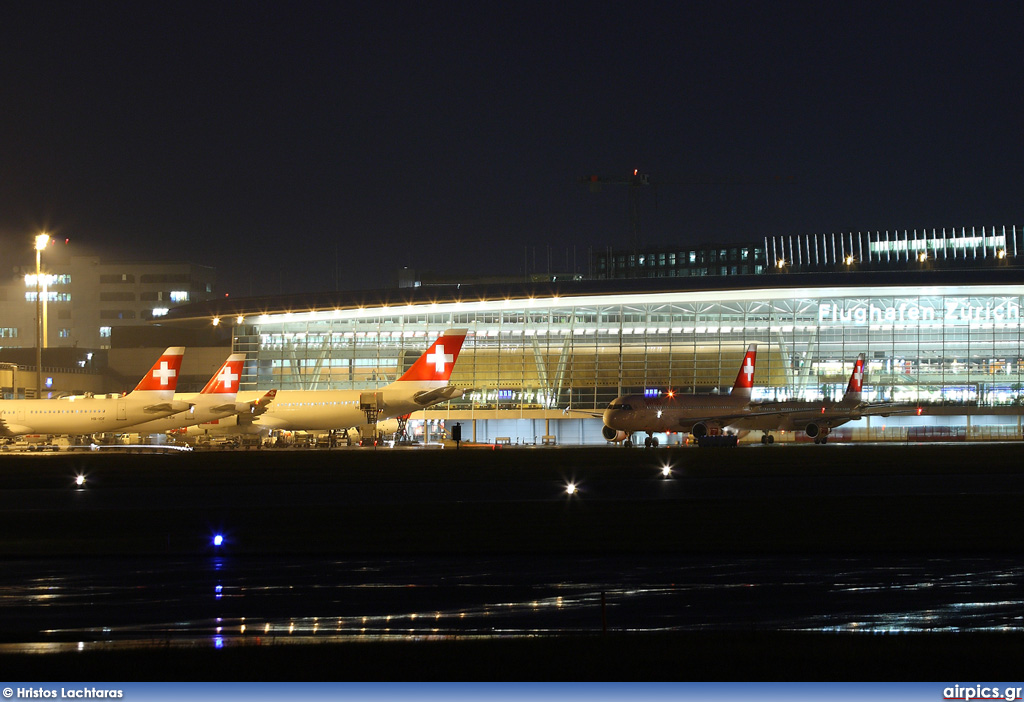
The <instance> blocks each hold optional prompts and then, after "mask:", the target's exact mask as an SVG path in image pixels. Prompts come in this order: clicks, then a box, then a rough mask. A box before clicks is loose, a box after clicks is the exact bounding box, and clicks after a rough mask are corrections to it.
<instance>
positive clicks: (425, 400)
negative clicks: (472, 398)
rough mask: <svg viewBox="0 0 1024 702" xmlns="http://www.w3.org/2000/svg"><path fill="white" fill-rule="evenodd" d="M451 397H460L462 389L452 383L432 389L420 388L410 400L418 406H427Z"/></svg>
mask: <svg viewBox="0 0 1024 702" xmlns="http://www.w3.org/2000/svg"><path fill="white" fill-rule="evenodd" d="M453 397H462V390H461V389H460V388H457V387H455V386H454V385H446V386H444V387H443V388H435V389H433V390H421V391H420V392H418V393H416V394H415V395H413V396H412V401H413V402H415V403H416V404H417V405H419V406H420V407H429V406H430V405H435V404H437V403H438V402H444V401H445V400H450V399H452V398H453Z"/></svg>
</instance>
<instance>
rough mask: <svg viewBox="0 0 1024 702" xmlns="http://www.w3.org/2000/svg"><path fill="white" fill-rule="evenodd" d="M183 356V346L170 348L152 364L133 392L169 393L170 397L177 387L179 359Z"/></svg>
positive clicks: (179, 367)
mask: <svg viewBox="0 0 1024 702" xmlns="http://www.w3.org/2000/svg"><path fill="white" fill-rule="evenodd" d="M184 355H185V347H184V346H171V347H170V348H168V349H167V350H166V351H164V352H163V354H162V355H161V356H160V358H159V359H158V360H157V362H156V363H154V364H153V367H152V368H150V369H149V372H148V373H146V375H144V376H143V377H142V380H140V381H139V384H138V385H136V386H135V391H143V392H148V391H158V392H164V393H166V392H169V393H170V395H168V397H170V396H171V395H173V394H174V389H175V388H176V387H178V375H179V374H180V372H181V358H182V356H184Z"/></svg>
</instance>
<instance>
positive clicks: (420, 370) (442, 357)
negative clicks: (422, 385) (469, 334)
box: [399, 329, 466, 382]
mask: <svg viewBox="0 0 1024 702" xmlns="http://www.w3.org/2000/svg"><path fill="white" fill-rule="evenodd" d="M465 340H466V330H465V329H449V330H448V331H446V332H444V333H443V334H441V336H440V337H439V338H438V339H437V341H435V342H434V343H433V344H431V345H430V348H429V349H427V350H426V352H425V353H424V354H423V355H422V356H420V357H419V358H418V359H416V362H415V363H413V364H412V368H410V369H409V370H407V371H406V372H405V373H403V374H402V377H401V378H399V380H442V381H445V382H447V381H448V379H449V378H450V377H451V375H452V369H454V368H455V361H456V360H457V359H458V357H459V351H460V350H461V349H462V342H463V341H465Z"/></svg>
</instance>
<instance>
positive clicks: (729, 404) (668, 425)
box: [601, 344, 757, 447]
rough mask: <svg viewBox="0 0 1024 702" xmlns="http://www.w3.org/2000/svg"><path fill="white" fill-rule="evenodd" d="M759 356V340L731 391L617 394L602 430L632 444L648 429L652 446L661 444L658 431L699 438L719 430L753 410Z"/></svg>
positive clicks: (749, 349) (647, 443)
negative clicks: (751, 390)
mask: <svg viewBox="0 0 1024 702" xmlns="http://www.w3.org/2000/svg"><path fill="white" fill-rule="evenodd" d="M756 359H757V344H750V345H749V346H748V347H747V352H746V353H745V354H744V355H743V361H742V362H741V363H740V369H739V372H738V373H737V374H736V382H734V383H733V386H732V391H731V392H730V393H729V394H728V395H718V394H715V393H700V394H693V395H686V394H680V393H675V392H672V391H669V392H668V393H666V394H665V395H659V396H658V397H645V396H644V395H625V396H622V397H617V398H615V401H613V402H612V403H611V404H610V405H608V407H607V409H605V411H604V415H603V419H604V428H603V429H602V430H601V434H602V436H604V438H605V439H606V440H608V441H612V442H615V443H618V442H620V441H621V442H624V445H625V446H632V445H633V438H632V437H633V434H634V433H636V432H645V433H646V434H647V438H645V439H644V446H647V447H652V446H657V445H658V440H657V439H656V438H655V437H654V436H653V435H654V433H655V432H678V431H682V432H689V433H692V434H693V435H694V436H695V437H697V438H698V439H699V438H701V437H703V436H706V435H708V434H713V433H716V432H717V431H719V430H721V429H722V428H723V427H725V426H727V425H728V424H729V423H730V422H731V421H732V420H735V419H737V418H739V417H744V416H746V415H747V413H748V412H749V409H748V407H749V405H750V389H751V388H752V387H753V386H754V365H755V362H756Z"/></svg>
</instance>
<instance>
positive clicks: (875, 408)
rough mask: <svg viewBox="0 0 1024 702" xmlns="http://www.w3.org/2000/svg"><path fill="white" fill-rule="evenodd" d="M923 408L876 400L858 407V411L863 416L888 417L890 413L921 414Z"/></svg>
mask: <svg viewBox="0 0 1024 702" xmlns="http://www.w3.org/2000/svg"><path fill="white" fill-rule="evenodd" d="M920 412H921V408H920V407H918V406H916V405H914V406H910V405H892V404H889V403H886V402H875V403H871V404H864V405H860V406H859V407H857V413H858V414H860V415H862V416H870V417H879V416H881V417H888V416H890V415H901V414H920Z"/></svg>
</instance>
